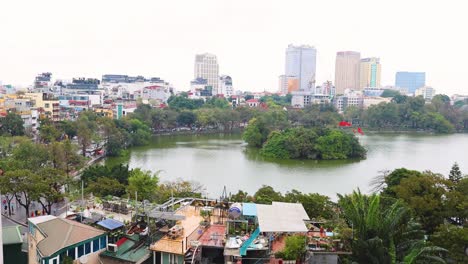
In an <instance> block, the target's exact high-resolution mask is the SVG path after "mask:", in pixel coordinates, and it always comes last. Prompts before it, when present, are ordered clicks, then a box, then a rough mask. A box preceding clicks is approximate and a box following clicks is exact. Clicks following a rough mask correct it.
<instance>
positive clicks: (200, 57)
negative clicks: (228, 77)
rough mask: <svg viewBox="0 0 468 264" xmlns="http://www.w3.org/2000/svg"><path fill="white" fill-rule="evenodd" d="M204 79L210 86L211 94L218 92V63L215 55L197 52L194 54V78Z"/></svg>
mask: <svg viewBox="0 0 468 264" xmlns="http://www.w3.org/2000/svg"><path fill="white" fill-rule="evenodd" d="M197 78H203V79H206V81H207V84H208V86H211V88H212V91H213V95H215V94H218V93H219V92H218V87H219V65H218V60H217V59H216V55H213V54H210V53H204V54H197V55H196V56H195V78H194V79H197Z"/></svg>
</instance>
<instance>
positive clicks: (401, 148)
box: [107, 133, 468, 200]
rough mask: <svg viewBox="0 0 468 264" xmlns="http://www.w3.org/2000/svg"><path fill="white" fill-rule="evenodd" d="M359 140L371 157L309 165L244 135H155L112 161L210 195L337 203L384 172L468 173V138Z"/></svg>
mask: <svg viewBox="0 0 468 264" xmlns="http://www.w3.org/2000/svg"><path fill="white" fill-rule="evenodd" d="M359 140H360V141H361V143H362V144H363V145H364V147H365V148H366V149H367V150H368V154H367V159H365V160H354V161H309V160H271V159H265V158H263V157H261V156H260V155H259V154H258V151H256V150H253V149H250V148H247V146H246V144H245V143H244V142H243V141H242V139H241V135H240V134H234V135H222V134H221V135H184V136H161V137H155V138H154V140H153V142H152V144H151V145H149V146H145V147H139V148H133V149H131V152H130V155H129V157H126V158H111V159H109V160H108V161H107V162H108V163H118V162H123V163H126V164H129V166H130V167H131V168H142V169H144V170H151V171H153V172H156V171H158V170H161V171H162V172H161V173H160V178H161V180H162V181H166V180H175V179H177V178H182V179H184V180H190V181H197V182H199V183H201V184H203V185H204V186H205V187H206V192H207V193H208V195H209V196H210V197H219V196H220V195H221V193H222V190H223V186H226V188H227V191H228V193H229V192H231V193H236V192H237V190H239V189H241V190H244V191H247V192H248V193H249V194H253V193H254V192H255V191H256V190H257V189H258V188H259V187H261V186H262V185H264V184H265V185H270V186H272V187H274V188H275V189H276V190H278V191H281V192H286V191H288V190H291V189H297V190H299V191H302V192H317V193H320V194H324V195H328V196H330V197H331V198H332V199H333V200H335V199H336V193H349V192H351V191H352V190H353V189H356V188H360V189H361V191H364V192H368V191H370V190H371V187H370V182H371V180H372V179H373V178H374V177H375V176H376V175H378V174H379V172H380V171H383V170H392V169H395V168H401V167H405V168H410V169H415V170H431V171H433V172H438V173H442V174H444V175H447V174H448V172H449V171H450V168H451V166H452V165H453V163H454V162H455V161H457V162H458V163H459V165H460V169H461V170H462V172H463V173H468V155H467V150H468V134H452V135H428V134H425V135H420V134H379V133H368V134H366V135H365V136H360V137H359Z"/></svg>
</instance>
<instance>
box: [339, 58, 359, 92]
mask: <svg viewBox="0 0 468 264" xmlns="http://www.w3.org/2000/svg"><path fill="white" fill-rule="evenodd" d="M360 67H361V54H360V53H359V52H356V51H340V52H337V53H336V61H335V87H336V93H337V94H343V93H344V90H346V89H352V90H357V89H359V87H360V84H359V78H360Z"/></svg>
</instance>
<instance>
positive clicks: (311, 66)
mask: <svg viewBox="0 0 468 264" xmlns="http://www.w3.org/2000/svg"><path fill="white" fill-rule="evenodd" d="M316 63H317V50H316V49H315V48H314V47H312V46H309V45H301V46H294V45H292V44H290V45H288V48H287V49H286V62H285V73H284V75H285V76H290V77H291V78H296V79H297V82H298V86H299V87H298V88H299V89H298V90H301V91H310V90H312V89H313V88H314V87H315V77H316Z"/></svg>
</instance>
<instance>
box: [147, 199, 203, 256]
mask: <svg viewBox="0 0 468 264" xmlns="http://www.w3.org/2000/svg"><path fill="white" fill-rule="evenodd" d="M177 214H181V215H184V216H185V219H184V220H181V221H179V222H178V223H177V224H179V225H181V226H182V227H183V228H184V231H183V234H182V235H181V236H179V237H177V238H175V239H171V238H169V237H168V236H167V235H165V236H164V237H162V238H161V239H160V240H159V241H157V242H156V243H154V244H152V245H151V246H150V249H151V250H153V251H161V252H167V253H173V254H178V255H183V254H184V253H185V251H186V250H187V248H188V247H189V246H190V245H187V241H186V238H187V236H189V235H190V234H191V233H192V232H193V231H195V230H196V229H197V228H198V226H199V225H200V222H201V221H202V220H203V218H202V217H201V216H200V211H199V210H197V209H195V207H193V206H187V207H185V208H183V209H181V210H179V211H177Z"/></svg>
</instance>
